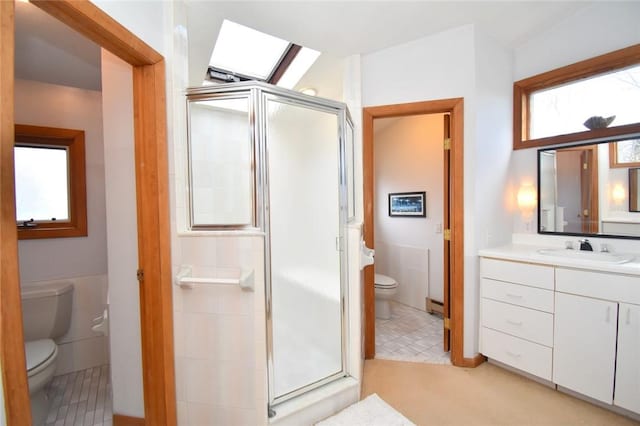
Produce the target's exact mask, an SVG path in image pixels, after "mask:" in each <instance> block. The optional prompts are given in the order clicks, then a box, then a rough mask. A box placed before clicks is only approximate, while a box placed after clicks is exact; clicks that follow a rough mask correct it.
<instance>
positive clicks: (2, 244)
mask: <svg viewBox="0 0 640 426" xmlns="http://www.w3.org/2000/svg"><path fill="white" fill-rule="evenodd" d="M33 3H34V4H35V5H36V6H38V7H40V8H41V9H43V10H44V11H45V12H47V13H49V14H51V15H52V16H54V17H56V18H57V19H59V20H60V21H62V22H63V23H65V24H67V25H69V26H70V27H72V28H74V29H75V30H77V31H78V32H79V33H81V34H83V35H84V36H86V37H88V38H90V39H91V40H93V41H94V42H96V43H98V44H99V45H100V46H102V47H104V48H105V49H107V50H109V51H111V52H112V53H114V54H115V55H116V56H119V57H120V58H121V59H123V60H124V61H126V62H128V63H130V64H131V65H133V81H134V90H133V92H134V115H135V119H136V120H135V148H136V188H137V196H136V198H137V215H138V248H139V256H138V280H139V282H140V323H141V330H142V358H143V386H144V411H145V420H146V422H147V423H148V424H167V425H172V424H175V423H176V408H175V383H174V382H175V380H174V362H173V318H172V303H171V294H172V293H171V292H172V288H171V250H170V235H169V202H168V188H167V186H168V165H167V140H166V113H165V108H166V107H165V96H166V92H165V81H164V77H165V67H164V59H163V57H162V55H160V54H159V53H157V52H156V51H154V50H153V49H152V48H150V47H149V46H148V45H146V44H145V43H144V42H143V41H142V40H140V39H138V38H137V37H136V36H135V35H134V34H132V33H131V32H129V31H128V30H127V29H125V28H124V27H123V26H122V25H120V24H119V23H117V22H116V21H114V20H113V19H112V18H111V17H109V16H108V15H107V14H105V13H104V12H103V11H102V10H100V9H98V8H97V7H96V6H94V5H93V4H91V3H89V2H86V3H85V2H81V3H80V2H70V1H59V2H33ZM14 7H15V5H14V2H0V58H1V61H0V82H1V83H0V99H2V103H0V112H1V115H0V117H1V119H0V120H1V121H0V137H1V139H0V199H1V200H2V209H1V210H0V234H1V235H2V238H1V239H0V256H1V258H2V262H0V316H1V318H2V321H1V322H0V348H1V349H0V351H1V352H0V364H1V365H2V379H3V385H4V389H5V393H4V395H5V401H4V402H5V415H6V420H7V423H8V424H16V425H18V424H30V420H31V419H30V415H29V413H30V408H29V391H28V386H27V377H26V366H25V354H24V339H23V333H22V309H21V303H20V279H19V273H18V253H17V229H16V222H15V193H14V167H13V146H14V124H15V123H14V111H13V108H14V106H13V93H14V61H13V58H14ZM138 420H141V419H133V420H131V419H128V418H126V417H124V416H120V417H119V418H118V417H116V416H114V423H116V424H118V422H123V421H125V422H127V421H128V422H130V423H131V422H132V421H133V422H134V423H136V422H137V421H138ZM134 423H132V424H134Z"/></svg>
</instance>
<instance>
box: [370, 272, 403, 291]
mask: <svg viewBox="0 0 640 426" xmlns="http://www.w3.org/2000/svg"><path fill="white" fill-rule="evenodd" d="M397 286H398V282H397V281H396V280H394V279H393V278H391V277H388V276H386V275H382V274H375V280H374V287H377V288H395V287H397Z"/></svg>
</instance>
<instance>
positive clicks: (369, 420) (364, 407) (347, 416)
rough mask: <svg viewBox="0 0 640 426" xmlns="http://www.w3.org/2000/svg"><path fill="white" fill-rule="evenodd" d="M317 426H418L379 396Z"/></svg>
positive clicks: (351, 407) (372, 396) (373, 396)
mask: <svg viewBox="0 0 640 426" xmlns="http://www.w3.org/2000/svg"><path fill="white" fill-rule="evenodd" d="M316 426H416V425H415V424H414V423H411V422H410V421H409V420H408V419H407V418H406V417H404V416H403V415H402V414H400V413H398V412H397V411H396V410H395V409H394V408H393V407H392V406H390V405H389V404H387V403H386V402H384V401H383V400H382V398H380V397H379V396H378V395H377V394H375V393H374V394H373V395H369V396H368V397H366V398H365V399H363V400H362V401H360V402H356V403H355V404H353V405H351V406H349V407H347V408H345V409H344V410H342V411H340V412H339V413H338V414H336V415H335V416H331V417H329V418H328V419H325V420H323V421H321V422H319V423H316Z"/></svg>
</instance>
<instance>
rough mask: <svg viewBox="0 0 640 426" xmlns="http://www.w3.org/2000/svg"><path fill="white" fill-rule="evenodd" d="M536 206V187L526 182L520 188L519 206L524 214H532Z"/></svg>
mask: <svg viewBox="0 0 640 426" xmlns="http://www.w3.org/2000/svg"><path fill="white" fill-rule="evenodd" d="M535 207H536V189H535V188H534V187H533V185H532V184H530V183H524V184H522V186H521V187H520V189H519V190H518V208H519V209H520V211H521V212H522V214H523V215H524V214H532V213H533V209H534V208H535Z"/></svg>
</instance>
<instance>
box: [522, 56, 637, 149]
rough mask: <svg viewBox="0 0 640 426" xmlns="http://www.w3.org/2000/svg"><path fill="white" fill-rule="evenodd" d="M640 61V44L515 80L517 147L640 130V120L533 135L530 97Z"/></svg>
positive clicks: (566, 142) (547, 144) (566, 141)
mask: <svg viewBox="0 0 640 426" xmlns="http://www.w3.org/2000/svg"><path fill="white" fill-rule="evenodd" d="M638 64H640V44H635V45H633V46H629V47H626V48H624V49H619V50H616V51H613V52H610V53H606V54H604V55H600V56H596V57H594V58H591V59H587V60H584V61H580V62H576V63H574V64H571V65H567V66H565V67H562V68H557V69H555V70H551V71H547V72H544V73H542V74H538V75H534V76H532V77H529V78H525V79H523V80H519V81H516V82H514V83H513V149H514V150H517V149H526V148H537V147H542V146H549V145H565V144H571V143H575V142H582V141H586V140H592V139H600V138H611V137H618V136H623V135H628V134H633V133H640V122H638V123H632V124H625V125H622V126H614V127H607V128H604V129H594V130H586V131H584V132H576V133H568V134H563V135H556V136H549V137H544V138H537V139H531V138H530V133H529V127H530V113H529V97H530V96H531V94H532V93H534V92H537V91H540V90H545V89H550V88H553V87H556V86H559V85H562V84H566V83H571V82H574V81H578V80H581V79H585V78H589V77H593V76H595V75H598V74H604V73H608V72H612V71H616V70H619V69H622V68H626V67H629V66H632V65H638Z"/></svg>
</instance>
